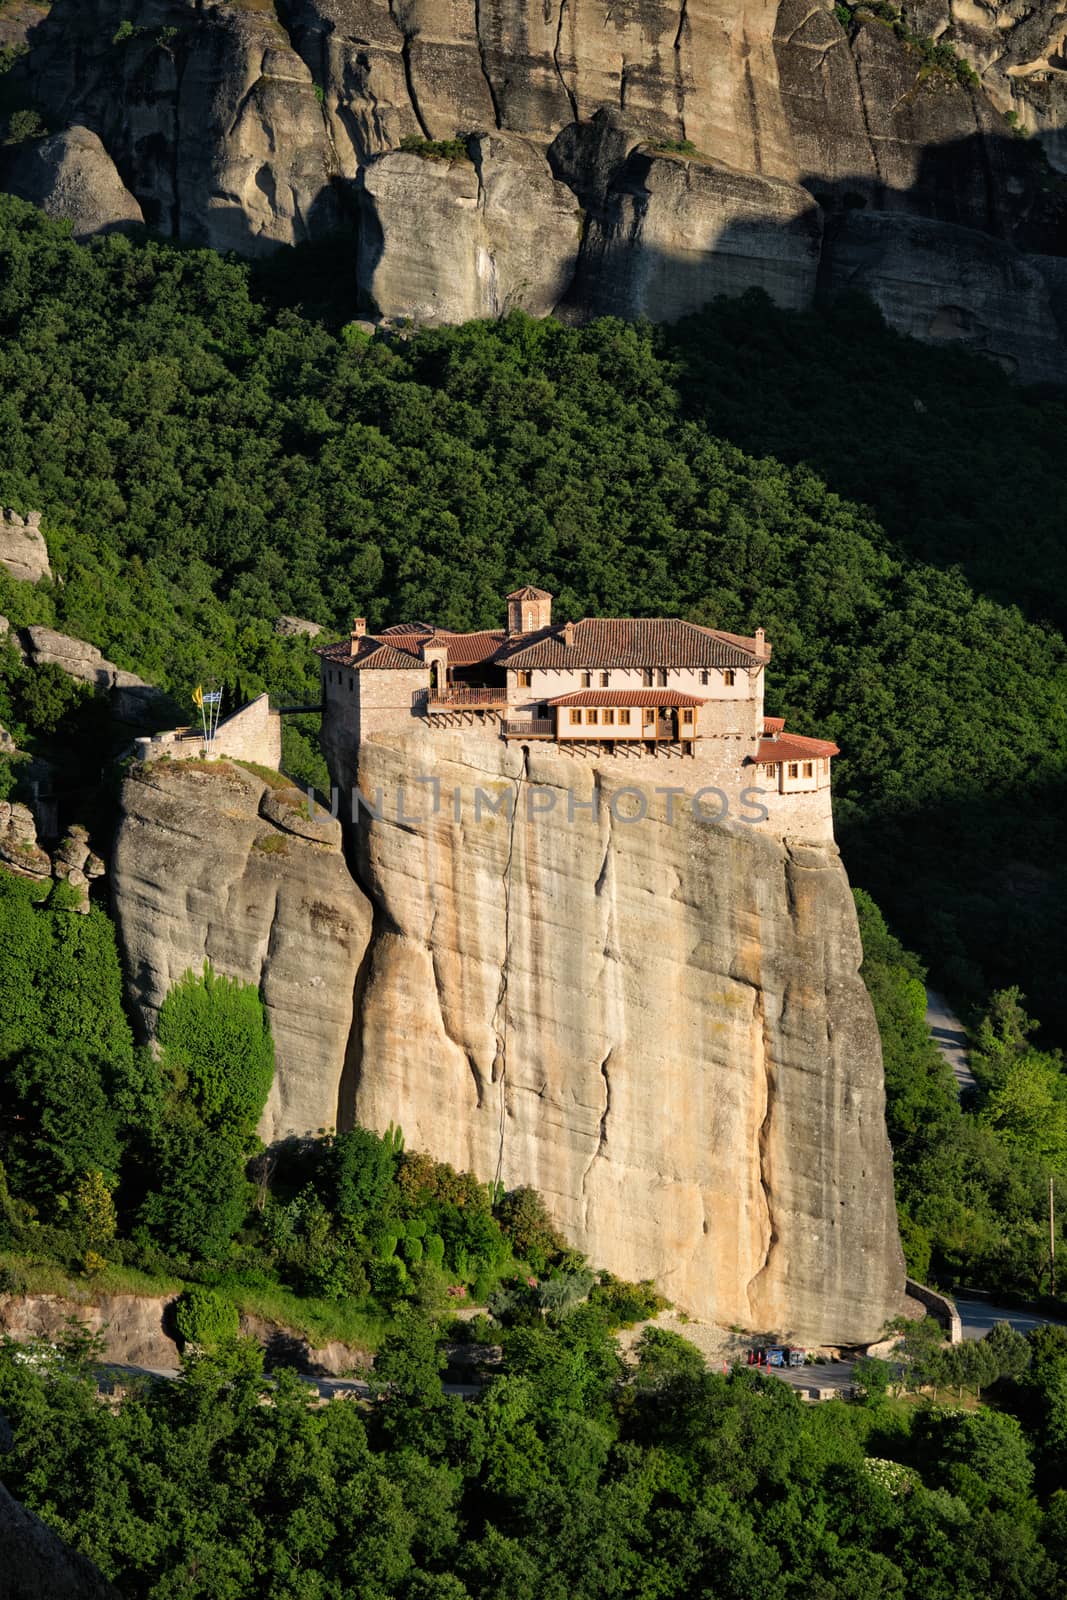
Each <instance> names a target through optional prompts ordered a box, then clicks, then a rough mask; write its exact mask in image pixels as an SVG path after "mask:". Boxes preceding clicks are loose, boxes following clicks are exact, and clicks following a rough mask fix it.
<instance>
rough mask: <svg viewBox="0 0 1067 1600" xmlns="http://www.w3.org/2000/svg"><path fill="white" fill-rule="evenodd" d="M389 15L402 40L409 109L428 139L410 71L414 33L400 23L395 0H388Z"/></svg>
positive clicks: (401, 53) (428, 135) (402, 60)
mask: <svg viewBox="0 0 1067 1600" xmlns="http://www.w3.org/2000/svg"><path fill="white" fill-rule="evenodd" d="M389 15H390V16H391V17H392V19H393V22H394V24H395V26H396V28H397V31H398V32H399V34H400V37H401V39H402V40H403V41H404V42H403V44H402V45H401V46H400V60H401V63H402V65H403V68H404V83H405V84H406V85H407V91H408V99H409V101H410V102H411V109H412V111H413V112H414V113H415V121H416V122H417V123H418V125H419V129H420V131H421V133H422V136H423V138H424V139H429V138H430V137H431V134H430V130H429V128H428V126H427V124H426V120H425V118H424V117H423V114H422V111H421V109H420V106H419V97H418V95H417V94H416V93H415V80H414V78H413V77H412V73H411V41H412V39H413V38H414V37H415V35H414V34H413V33H411V32H410V31H409V30H408V29H407V28H406V27H405V26H404V25H403V24H402V23H401V21H400V18H399V17H398V16H397V14H396V0H389Z"/></svg>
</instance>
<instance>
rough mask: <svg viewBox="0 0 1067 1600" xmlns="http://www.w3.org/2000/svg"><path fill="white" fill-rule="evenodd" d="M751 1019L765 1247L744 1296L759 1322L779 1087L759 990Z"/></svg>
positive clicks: (770, 1233)
mask: <svg viewBox="0 0 1067 1600" xmlns="http://www.w3.org/2000/svg"><path fill="white" fill-rule="evenodd" d="M752 1020H753V1022H756V1021H757V1020H758V1021H759V1025H760V1046H761V1053H762V1056H763V1082H764V1102H763V1118H762V1120H761V1122H760V1129H759V1138H758V1153H759V1181H760V1189H761V1191H762V1193H763V1209H764V1214H765V1216H766V1219H767V1244H766V1248H765V1249H764V1252H763V1260H762V1261H761V1263H760V1265H759V1266H758V1267H757V1269H756V1271H755V1272H754V1273H753V1275H752V1277H751V1278H750V1279H749V1281H748V1287H747V1288H746V1290H745V1293H746V1295H747V1296H748V1303H749V1310H750V1313H751V1315H752V1316H753V1317H754V1318H755V1319H756V1320H758V1319H759V1316H760V1311H759V1309H758V1307H756V1306H755V1305H754V1303H753V1295H754V1293H755V1292H756V1290H757V1289H758V1285H759V1280H760V1278H761V1277H762V1276H763V1274H764V1273H765V1272H766V1271H767V1270H768V1268H769V1267H770V1264H771V1257H772V1255H773V1254H774V1249H775V1246H776V1245H777V1243H778V1229H777V1226H776V1224H775V1219H774V1206H773V1203H772V1201H773V1196H774V1184H773V1181H772V1174H771V1150H770V1141H771V1127H772V1122H773V1119H774V1110H775V1105H776V1100H777V1087H778V1086H777V1078H776V1074H775V1070H774V1061H773V1058H772V1056H771V1041H770V1036H769V1030H768V1027H767V1005H766V999H765V997H764V993H763V989H762V987H757V988H756V990H755V994H754V998H753V1006H752Z"/></svg>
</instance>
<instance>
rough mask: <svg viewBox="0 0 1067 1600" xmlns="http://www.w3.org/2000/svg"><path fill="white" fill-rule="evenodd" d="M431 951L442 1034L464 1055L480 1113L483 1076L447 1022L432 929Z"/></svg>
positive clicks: (483, 1094) (471, 1054)
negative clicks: (472, 1080)
mask: <svg viewBox="0 0 1067 1600" xmlns="http://www.w3.org/2000/svg"><path fill="white" fill-rule="evenodd" d="M436 920H437V918H436V915H435V917H434V921H435V922H436ZM429 951H430V966H431V969H432V971H433V985H434V990H435V992H436V996H437V1014H438V1016H439V1017H440V1019H441V1032H442V1033H443V1034H444V1036H445V1038H446V1039H447V1040H448V1042H449V1044H454V1045H455V1047H456V1049H457V1050H459V1051H460V1052H461V1053H462V1055H463V1059H464V1060H465V1061H466V1063H467V1066H468V1067H469V1068H470V1075H471V1077H472V1078H473V1079H474V1092H475V1095H476V1096H477V1109H478V1110H479V1111H480V1110H481V1109H482V1107H483V1105H484V1104H485V1089H484V1087H483V1084H482V1075H481V1073H480V1072H479V1071H478V1063H477V1062H476V1061H475V1059H474V1055H473V1052H472V1051H471V1050H469V1049H468V1048H467V1046H466V1045H465V1044H464V1043H463V1040H462V1039H457V1038H456V1036H455V1034H454V1033H453V1032H452V1031H451V1029H450V1028H449V1026H448V1023H447V1022H446V1020H445V998H444V997H445V985H444V979H443V978H442V976H441V968H440V965H439V963H438V960H437V947H436V945H435V944H434V938H433V928H432V927H431V929H430V936H429Z"/></svg>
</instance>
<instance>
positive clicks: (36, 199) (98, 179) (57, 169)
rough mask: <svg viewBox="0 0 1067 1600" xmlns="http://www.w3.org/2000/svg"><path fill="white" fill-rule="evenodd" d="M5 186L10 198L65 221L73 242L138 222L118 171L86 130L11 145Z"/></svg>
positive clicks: (136, 207) (140, 218)
mask: <svg viewBox="0 0 1067 1600" xmlns="http://www.w3.org/2000/svg"><path fill="white" fill-rule="evenodd" d="M5 181H6V187H7V188H8V189H9V190H10V191H11V193H12V194H16V195H18V196H19V197H20V198H21V199H23V200H30V201H32V203H33V204H34V205H36V206H40V208H41V210H42V211H43V212H44V213H45V214H46V215H47V216H49V217H54V218H55V219H56V220H57V221H61V220H66V221H68V222H70V223H71V225H72V227H73V230H74V237H75V238H76V239H86V238H88V237H89V236H90V235H91V234H94V233H114V232H116V231H122V230H125V229H129V228H133V227H138V226H140V225H141V224H143V222H144V217H143V215H142V213H141V208H140V206H139V205H138V203H137V201H136V200H135V199H134V197H133V195H132V194H131V193H130V191H129V190H128V189H127V187H126V185H125V184H124V183H123V181H122V179H121V177H120V176H119V172H118V168H117V167H116V166H115V163H114V162H113V161H112V159H111V157H110V156H109V155H108V153H107V151H106V150H105V148H104V146H103V144H102V143H101V141H100V139H99V137H98V136H97V135H96V134H95V133H92V132H90V130H89V129H88V128H81V127H77V126H75V127H72V128H65V129H64V130H63V132H62V133H56V134H52V135H50V136H49V137H48V138H47V139H35V140H32V141H31V142H30V143H28V144H23V145H19V146H17V147H16V149H15V151H14V153H13V154H11V155H10V156H9V157H8V160H7V163H6V169H5Z"/></svg>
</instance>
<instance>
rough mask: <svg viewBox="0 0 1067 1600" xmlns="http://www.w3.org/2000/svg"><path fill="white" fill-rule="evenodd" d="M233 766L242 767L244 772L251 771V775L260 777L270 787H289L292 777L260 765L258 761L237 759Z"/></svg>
mask: <svg viewBox="0 0 1067 1600" xmlns="http://www.w3.org/2000/svg"><path fill="white" fill-rule="evenodd" d="M233 765H234V766H235V767H244V769H245V771H246V772H251V773H252V775H253V777H256V778H262V779H263V782H264V783H265V784H268V785H269V787H270V788H272V789H291V788H292V787H293V784H292V779H291V778H286V777H284V776H283V775H282V774H281V773H280V772H275V770H274V768H273V767H261V766H260V764H259V762H258V761H237V760H236V759H235V760H234V763H233Z"/></svg>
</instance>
